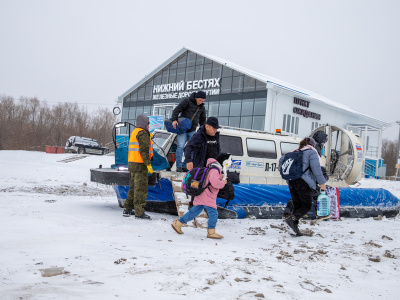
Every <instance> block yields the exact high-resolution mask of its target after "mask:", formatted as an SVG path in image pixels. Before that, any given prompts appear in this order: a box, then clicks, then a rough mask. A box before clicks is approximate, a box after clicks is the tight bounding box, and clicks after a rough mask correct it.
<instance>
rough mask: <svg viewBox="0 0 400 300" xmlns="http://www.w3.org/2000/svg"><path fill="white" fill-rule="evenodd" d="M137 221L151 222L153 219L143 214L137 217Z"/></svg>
mask: <svg viewBox="0 0 400 300" xmlns="http://www.w3.org/2000/svg"><path fill="white" fill-rule="evenodd" d="M135 218H136V219H142V220H151V217H150V216H149V215H146V213H143V215H141V216H135Z"/></svg>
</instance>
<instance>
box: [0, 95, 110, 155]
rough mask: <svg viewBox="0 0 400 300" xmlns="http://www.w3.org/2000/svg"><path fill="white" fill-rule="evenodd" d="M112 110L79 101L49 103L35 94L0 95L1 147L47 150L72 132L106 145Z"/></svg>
mask: <svg viewBox="0 0 400 300" xmlns="http://www.w3.org/2000/svg"><path fill="white" fill-rule="evenodd" d="M114 124H115V117H114V114H113V113H112V112H111V110H109V109H106V108H98V109H97V110H96V111H94V112H93V113H88V112H87V110H86V109H85V108H84V107H82V106H79V105H78V104H77V103H58V104H55V105H48V104H47V102H46V101H39V99H37V98H36V97H33V98H29V97H21V98H19V99H18V100H15V99H14V98H13V97H10V96H6V95H2V96H0V150H33V151H44V149H45V145H49V146H65V143H66V141H67V139H68V138H69V137H70V136H74V135H75V136H84V137H89V138H93V139H96V140H98V141H99V142H100V143H102V144H103V145H104V144H105V143H108V142H111V141H112V136H111V131H112V128H113V126H114Z"/></svg>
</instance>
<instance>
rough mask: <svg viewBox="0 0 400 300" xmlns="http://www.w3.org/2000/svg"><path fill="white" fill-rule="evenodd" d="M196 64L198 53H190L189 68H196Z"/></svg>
mask: <svg viewBox="0 0 400 300" xmlns="http://www.w3.org/2000/svg"><path fill="white" fill-rule="evenodd" d="M195 64H196V53H193V52H189V53H188V59H187V65H188V67H191V66H194V65H195Z"/></svg>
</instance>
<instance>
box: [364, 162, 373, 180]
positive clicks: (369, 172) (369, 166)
mask: <svg viewBox="0 0 400 300" xmlns="http://www.w3.org/2000/svg"><path fill="white" fill-rule="evenodd" d="M364 174H365V175H369V176H371V177H375V174H376V166H375V165H373V164H371V163H369V162H367V161H366V162H365V166H364Z"/></svg>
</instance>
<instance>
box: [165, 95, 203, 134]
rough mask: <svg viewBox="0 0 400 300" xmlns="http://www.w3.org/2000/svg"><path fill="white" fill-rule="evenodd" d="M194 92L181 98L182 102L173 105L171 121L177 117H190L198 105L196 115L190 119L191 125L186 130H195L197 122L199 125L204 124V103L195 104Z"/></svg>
mask: <svg viewBox="0 0 400 300" xmlns="http://www.w3.org/2000/svg"><path fill="white" fill-rule="evenodd" d="M194 94H195V93H192V94H191V95H190V97H189V98H185V99H183V100H182V102H181V103H179V105H178V106H177V107H175V109H174V111H173V112H172V116H171V121H177V120H178V117H183V118H189V119H191V118H192V117H193V115H194V113H195V112H196V110H197V108H198V107H200V108H199V111H198V112H197V114H196V116H195V117H194V118H193V120H192V127H191V128H190V130H188V132H191V131H194V130H196V127H197V125H199V124H200V126H203V125H204V124H206V109H205V107H204V103H202V104H200V105H197V102H196V99H195V98H194ZM179 114H180V115H179Z"/></svg>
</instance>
